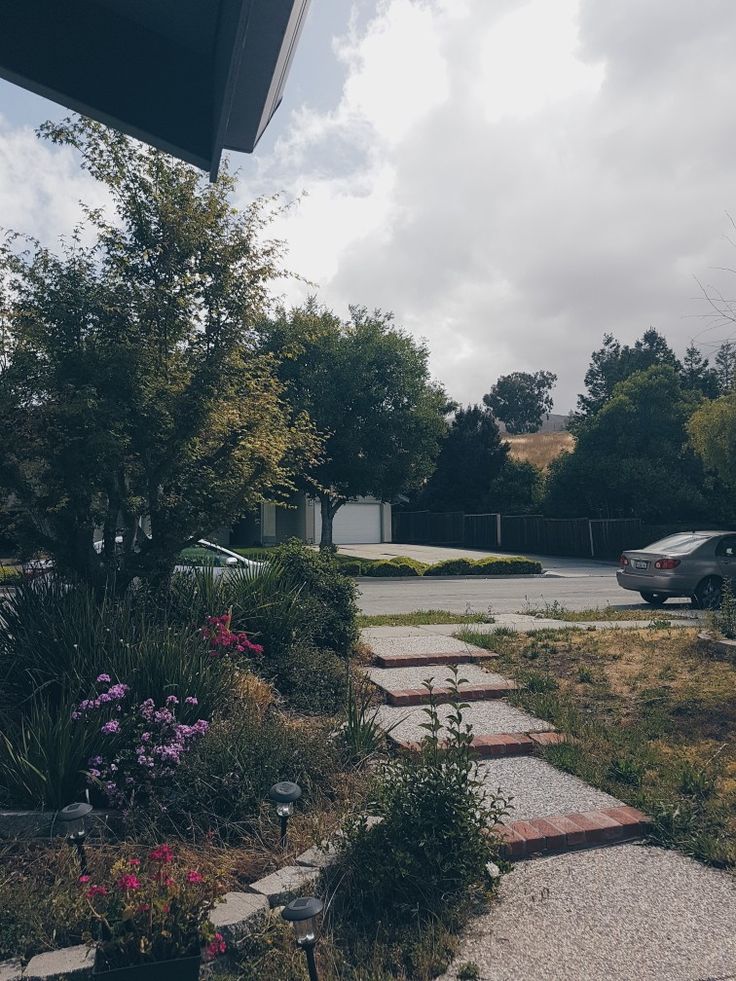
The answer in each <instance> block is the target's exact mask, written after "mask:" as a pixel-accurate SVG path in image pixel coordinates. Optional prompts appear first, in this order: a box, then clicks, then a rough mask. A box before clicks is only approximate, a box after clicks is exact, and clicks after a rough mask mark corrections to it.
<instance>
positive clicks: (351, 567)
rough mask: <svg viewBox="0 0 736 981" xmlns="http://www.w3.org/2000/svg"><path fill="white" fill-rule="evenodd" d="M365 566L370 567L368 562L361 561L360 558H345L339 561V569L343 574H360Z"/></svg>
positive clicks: (362, 573)
mask: <svg viewBox="0 0 736 981" xmlns="http://www.w3.org/2000/svg"><path fill="white" fill-rule="evenodd" d="M365 568H370V563H363V562H361V561H360V559H347V560H346V561H344V562H340V571H341V572H342V574H343V575H344V576H362V575H364V571H363V570H364V569H365Z"/></svg>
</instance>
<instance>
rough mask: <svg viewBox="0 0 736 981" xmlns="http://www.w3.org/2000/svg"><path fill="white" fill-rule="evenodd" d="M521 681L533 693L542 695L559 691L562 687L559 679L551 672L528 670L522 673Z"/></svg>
mask: <svg viewBox="0 0 736 981" xmlns="http://www.w3.org/2000/svg"><path fill="white" fill-rule="evenodd" d="M521 683H522V684H523V685H524V687H525V688H526V690H527V691H528V692H529V693H530V694H532V695H542V694H545V693H547V692H553V691H557V689H558V688H559V687H560V686H559V683H558V681H557V679H556V678H555V677H554V676H553V675H551V674H545V673H543V672H541V671H526V672H523V673H522V675H521Z"/></svg>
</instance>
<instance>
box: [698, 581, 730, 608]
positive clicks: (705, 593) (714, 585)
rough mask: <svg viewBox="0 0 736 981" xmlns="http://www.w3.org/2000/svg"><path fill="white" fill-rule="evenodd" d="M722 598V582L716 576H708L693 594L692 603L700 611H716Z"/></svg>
mask: <svg viewBox="0 0 736 981" xmlns="http://www.w3.org/2000/svg"><path fill="white" fill-rule="evenodd" d="M722 598H723V580H722V579H719V578H718V576H708V578H707V579H704V580H703V581H702V582H701V583H699V584H698V587H697V589H696V590H695V592H694V593H693V603H694V604H695V606H697V607H698V609H700V610H717V609H718V607H719V606H720V605H721V599H722Z"/></svg>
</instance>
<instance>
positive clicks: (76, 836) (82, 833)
mask: <svg viewBox="0 0 736 981" xmlns="http://www.w3.org/2000/svg"><path fill="white" fill-rule="evenodd" d="M91 813H92V805H91V804H85V803H80V802H77V803H75V804H67V806H66V807H63V808H62V809H61V810H60V811H59V813H58V814H57V816H56V821H57V823H58V827H59V832H60V834H62V835H63V836H64V838H65V839H66V841H67V843H68V844H69V845H72V846H73V847H74V848H76V849H77V854H78V855H79V865H80V867H81V869H82V875H87V874H88V871H89V870H88V868H87V855H86V854H85V851H84V842H85V839H86V837H87V818H88V817H89V815H90V814H91Z"/></svg>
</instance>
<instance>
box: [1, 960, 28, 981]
mask: <svg viewBox="0 0 736 981" xmlns="http://www.w3.org/2000/svg"><path fill="white" fill-rule="evenodd" d="M22 972H23V965H22V964H21V962H20V961H19V960H12V961H2V962H0V981H21V975H22Z"/></svg>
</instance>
